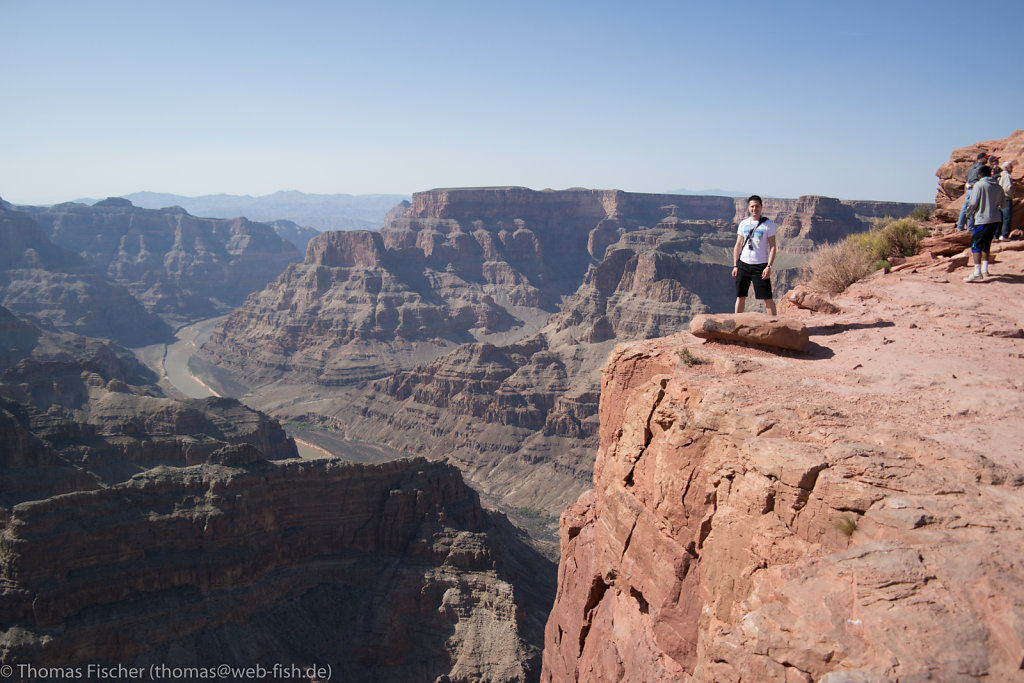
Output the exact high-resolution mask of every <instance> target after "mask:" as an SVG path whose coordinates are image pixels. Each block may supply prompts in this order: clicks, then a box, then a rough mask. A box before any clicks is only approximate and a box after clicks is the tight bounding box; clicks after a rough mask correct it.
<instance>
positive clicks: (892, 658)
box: [542, 249, 1024, 682]
mask: <svg viewBox="0 0 1024 683" xmlns="http://www.w3.org/2000/svg"><path fill="white" fill-rule="evenodd" d="M915 258H916V260H914V261H913V263H912V264H910V266H909V267H908V268H906V269H904V270H902V271H900V272H899V273H894V274H890V275H883V274H882V273H878V274H876V275H875V276H873V277H872V278H869V279H867V280H865V281H862V282H860V283H857V284H855V285H854V286H853V287H851V288H850V289H849V290H848V291H847V292H846V293H845V294H844V295H842V296H839V297H837V298H836V300H835V303H836V305H837V307H838V308H839V309H840V310H841V311H842V312H841V313H839V314H824V315H823V314H820V313H815V312H813V311H808V310H797V309H790V310H789V311H787V312H786V315H788V316H792V317H794V318H795V319H796V320H799V321H802V322H803V323H805V324H806V325H807V327H808V329H809V331H810V335H811V345H810V348H809V349H808V351H807V353H806V354H803V355H793V354H791V353H789V352H786V353H781V354H773V353H768V352H765V351H761V350H755V349H749V348H744V347H737V346H728V345H722V344H715V343H713V342H705V343H703V344H700V343H699V342H697V341H696V340H695V339H694V338H693V337H692V336H690V335H689V334H687V333H681V334H679V335H676V336H674V337H668V338H664V339H659V340H653V341H647V342H635V343H630V344H625V345H621V346H619V347H617V349H616V350H615V353H614V354H613V355H612V357H611V358H610V359H609V362H608V368H607V370H606V371H605V372H604V375H603V380H602V394H601V412H600V418H601V428H600V433H601V445H600V448H599V450H598V453H597V458H596V462H595V465H594V477H593V483H594V489H593V490H592V491H589V492H587V493H585V494H583V495H582V496H581V497H580V498H579V500H578V501H577V502H576V503H575V504H573V505H572V506H570V507H569V508H568V509H567V510H566V511H565V513H564V514H563V515H562V518H561V545H562V557H561V562H560V565H559V579H558V582H559V584H558V597H557V599H556V602H555V606H554V608H553V610H552V613H551V616H550V618H549V621H548V625H547V630H546V640H545V652H544V669H543V673H542V680H545V681H560V682H561V681H572V680H580V681H603V680H643V681H688V680H693V681H747V680H758V681H819V680H820V681H832V680H843V681H852V680H865V681H867V680H870V681H898V680H925V679H927V680H1016V679H1017V678H1018V677H1019V674H1020V666H1021V661H1022V657H1024V622H1022V620H1021V618H1020V614H1021V613H1022V608H1024V592H1022V590H1021V586H1022V585H1024V572H1022V570H1021V567H1024V562H1022V559H1024V553H1022V551H1021V548H1022V545H1021V544H1022V541H1024V531H1022V530H1021V525H1020V524H1019V519H1020V518H1021V515H1022V514H1024V494H1022V490H1024V469H1022V466H1021V462H1020V449H1019V444H1020V443H1021V442H1022V439H1024V426H1022V425H1021V422H1020V420H1019V414H1020V411H1021V410H1024V399H1022V396H1024V386H1022V385H1021V382H1020V379H1019V377H1020V375H1019V373H1020V371H1021V369H1022V368H1021V364H1022V363H1024V360H1022V359H1024V347H1022V346H1021V344H1022V337H1018V336H1017V334H1021V335H1024V332H1021V326H1022V322H1024V321H1022V320H1021V319H1020V317H1019V315H1018V313H1019V311H1018V310H1017V309H1015V308H1013V307H1012V306H1008V305H1007V302H1008V301H1011V300H1013V299H1014V298H1015V297H1016V296H1018V295H1019V292H1017V291H1016V290H1017V289H1018V288H1019V287H1020V284H1019V276H1020V275H1021V274H1024V253H1022V252H1020V251H1013V250H1010V249H1006V250H1001V251H1000V258H999V261H1000V263H1001V268H1002V271H1001V272H1002V273H1003V274H1004V276H1003V277H1002V278H1000V279H998V280H993V281H991V282H989V283H988V284H989V285H990V286H989V287H988V288H987V289H985V290H979V289H978V288H977V286H976V285H971V284H969V283H964V282H962V280H961V279H960V278H959V277H956V276H954V277H946V276H945V275H944V273H945V271H946V269H945V266H944V264H943V263H942V259H938V258H935V257H930V258H929V257H925V256H922V257H915ZM908 263H910V262H908ZM972 286H973V287H974V289H971V288H972ZM965 299H969V300H970V302H971V306H970V308H969V310H965V309H964V307H963V301H964V300H965ZM1008 330H1015V333H1014V334H1009V333H1007V331H1008Z"/></svg>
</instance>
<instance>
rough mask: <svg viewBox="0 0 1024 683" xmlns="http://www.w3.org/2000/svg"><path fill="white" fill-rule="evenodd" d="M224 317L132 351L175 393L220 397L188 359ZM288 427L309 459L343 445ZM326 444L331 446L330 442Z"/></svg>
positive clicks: (325, 455)
mask: <svg viewBox="0 0 1024 683" xmlns="http://www.w3.org/2000/svg"><path fill="white" fill-rule="evenodd" d="M225 317H227V316H218V317H216V318H207V319H206V320H200V321H199V322H196V323H192V324H191V325H185V326H184V327H181V328H179V329H178V330H177V331H176V332H175V337H176V338H177V341H175V342H174V343H173V344H154V345H152V346H145V347H141V348H137V349H133V351H134V352H135V355H136V356H137V357H138V359H139V360H140V361H142V362H143V363H144V364H145V365H146V366H147V367H149V368H150V369H151V370H153V372H155V373H156V374H157V376H158V377H160V378H161V381H160V383H161V385H162V386H163V387H164V388H165V389H171V390H172V393H175V392H176V393H178V394H181V395H182V396H184V397H186V398H206V397H207V396H219V395H220V394H218V393H217V392H216V391H214V390H213V389H212V388H211V387H210V385H208V384H207V383H206V382H204V381H203V379H202V378H201V377H196V375H195V374H193V372H192V370H191V369H190V368H189V365H188V361H189V359H190V358H191V357H192V354H193V353H194V352H195V350H196V346H197V344H199V343H202V341H203V340H205V338H206V337H207V336H208V335H209V333H210V332H211V331H213V328H214V327H216V326H217V324H218V323H220V321H222V320H224V318H225ZM168 385H169V386H168ZM285 429H286V431H287V432H288V435H289V436H291V437H292V438H293V439H295V445H296V446H297V447H298V450H299V455H300V456H301V457H303V458H305V459H307V460H312V459H316V458H331V457H335V453H336V452H337V451H339V450H342V449H340V448H333V449H331V450H328V449H327V448H325V447H324V446H322V445H317V444H314V443H312V442H311V441H310V440H309V439H310V438H315V435H309V436H306V435H305V434H303V431H304V430H301V429H294V428H291V427H289V426H287V425H286V426H285ZM316 440H317V441H321V442H323V441H324V440H325V439H323V438H317V439H316ZM337 441H339V442H340V443H341V444H343V443H344V441H343V440H337ZM325 445H328V446H329V445H331V444H325ZM345 450H347V449H345ZM338 457H345V458H346V459H349V460H364V458H363V457H355V458H354V457H351V456H350V454H348V453H346V455H344V456H342V455H340V454H339V456H338Z"/></svg>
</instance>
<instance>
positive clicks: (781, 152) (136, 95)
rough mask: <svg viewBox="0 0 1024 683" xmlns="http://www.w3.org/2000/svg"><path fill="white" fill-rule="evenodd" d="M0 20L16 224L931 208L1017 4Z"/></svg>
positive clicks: (108, 6)
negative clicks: (331, 202) (321, 204)
mask: <svg viewBox="0 0 1024 683" xmlns="http://www.w3.org/2000/svg"><path fill="white" fill-rule="evenodd" d="M0 17H2V22H3V27H4V30H3V34H4V35H3V38H2V39H0V87H2V98H3V99H2V106H0V196H2V197H3V198H5V199H7V200H8V201H14V202H25V203H48V202H53V201H65V200H69V199H74V198H77V197H105V196H108V195H122V194H128V193H132V192H137V191H143V190H149V191H155V192H172V193H177V194H183V195H201V194H215V193H230V194H251V195H260V194H268V193H271V192H274V191H277V190H301V191H303V192H313V193H348V194H365V193H403V194H404V193H412V192H415V191H419V190H426V189H430V188H433V187H453V186H480V185H524V186H527V187H532V188H535V189H542V188H546V187H551V188H556V189H560V188H566V187H574V186H580V187H595V188H617V189H623V190H630V191H637V192H663V191H667V190H673V189H678V188H688V189H692V190H701V189H707V188H721V189H727V190H736V191H738V192H744V193H745V192H759V193H761V194H764V195H768V196H778V197H796V196H799V195H803V194H822V195H828V196H833V197H840V198H843V199H885V200H900V201H915V202H916V201H921V202H926V201H931V200H933V199H934V196H935V187H936V178H935V175H934V174H935V170H936V169H937V168H938V167H939V165H940V164H942V163H944V162H945V161H947V160H948V159H949V153H950V151H952V150H953V149H954V148H957V147H962V146H965V145H969V144H972V143H974V142H977V141H981V140H990V139H995V138H1002V137H1006V136H1007V135H1009V134H1010V133H1012V132H1013V131H1014V130H1015V129H1016V128H1020V127H1022V126H1021V122H1022V115H1021V114H1022V112H1024V94H1022V92H1024V90H1022V88H1021V87H1020V84H1019V78H1018V77H1017V68H1016V67H1015V66H1012V64H1016V63H1019V58H1018V57H1014V56H1013V55H1014V54H1015V52H1019V47H1018V45H1019V39H1020V30H1021V27H1022V26H1024V2H1020V0H987V1H986V2H979V3H970V2H964V1H963V0H956V1H944V0H943V1H928V2H926V1H901V0H884V1H882V2H875V1H874V0H871V1H861V2H856V3H853V2H843V3H840V2H832V1H830V0H819V1H817V2H773V1H769V0H761V1H758V2H729V1H718V2H700V3H697V2H684V1H677V2H667V1H665V2H661V1H649V2H645V1H643V0H634V1H632V2H625V1H623V2H614V3H613V2H603V1H601V0H587V1H585V2H584V1H576V0H542V1H538V2H535V1H533V0H518V1H517V2H488V1H486V0H476V1H474V2H449V1H446V0H432V1H431V2H389V1H387V0H373V1H372V2H369V1H368V2H345V1H342V0H337V1H334V2H326V1H325V2H306V1H303V0H290V1H289V2H284V1H281V2H260V1H258V0H247V1H246V2H228V1H218V0H199V1H198V2H193V1H192V0H173V1H172V2H162V1H147V0H132V1H130V2H128V1H126V2H108V1H105V0H94V1H89V2H85V1H82V0H75V1H73V2H51V1H49V0H0ZM980 27H985V28H984V29H983V30H982V29H981V28H980ZM968 28H970V31H971V32H972V33H969V32H968ZM972 34H973V35H974V36H976V37H975V38H973V39H972V37H971V36H972ZM979 46H984V47H979Z"/></svg>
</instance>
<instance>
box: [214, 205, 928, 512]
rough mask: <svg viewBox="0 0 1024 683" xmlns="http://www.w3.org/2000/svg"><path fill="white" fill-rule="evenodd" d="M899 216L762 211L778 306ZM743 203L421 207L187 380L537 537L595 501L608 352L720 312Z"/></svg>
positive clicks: (300, 275)
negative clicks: (427, 476)
mask: <svg viewBox="0 0 1024 683" xmlns="http://www.w3.org/2000/svg"><path fill="white" fill-rule="evenodd" d="M915 208H916V206H915V205H911V204H895V203H886V202H844V201H840V200H838V199H831V198H825V197H802V198H800V199H795V200H786V199H766V200H765V212H766V214H767V215H769V216H773V217H774V218H775V220H776V221H777V222H778V225H779V235H780V237H779V241H780V245H781V249H782V253H781V254H780V256H779V258H778V261H777V268H776V270H777V277H776V287H777V288H778V289H780V290H782V291H784V290H785V289H788V288H789V286H790V284H791V283H792V281H793V280H794V278H795V277H796V274H797V271H798V265H799V264H800V263H801V262H802V261H803V259H805V258H806V254H807V252H808V251H810V250H811V249H812V248H813V246H814V245H815V244H818V243H822V242H827V241H834V240H837V239H842V237H844V236H845V235H846V234H850V233H852V232H859V231H863V230H866V229H867V228H868V227H869V226H870V224H871V220H872V219H873V218H875V217H877V216H882V215H890V216H906V215H908V214H909V213H910V212H911V211H913V210H914V209H915ZM745 214H746V202H745V200H744V199H734V198H730V197H701V196H682V195H646V194H636V193H627V192H621V191H611V190H608V191H606V190H585V189H578V190H563V191H553V190H545V191H534V190H529V189H526V188H517V187H507V188H459V189H440V190H431V191H427V192H420V193H416V194H415V195H414V196H413V199H412V202H410V203H409V204H408V205H403V206H400V207H397V208H396V210H394V211H392V212H391V213H390V214H389V216H388V219H387V221H386V223H385V225H384V226H383V227H382V228H381V229H380V230H379V231H377V232H369V231H352V232H345V233H340V232H329V233H324V234H321V235H319V236H318V237H316V238H314V239H313V240H312V241H311V242H310V243H309V247H308V249H307V252H306V259H305V261H304V262H303V263H296V264H292V265H290V266H288V268H287V269H286V270H285V272H284V273H283V274H282V275H281V276H280V277H279V278H278V279H277V280H276V281H275V282H273V283H271V284H269V285H268V286H267V287H266V288H264V289H263V290H262V291H261V292H258V293H256V294H254V295H253V296H251V297H250V298H249V299H248V300H247V301H246V302H245V304H244V305H243V306H241V307H240V308H239V309H238V310H236V311H235V312H234V313H232V314H231V315H230V316H229V317H228V318H227V320H226V321H225V322H224V323H223V324H222V325H221V326H220V327H219V328H218V329H217V330H216V331H215V332H214V334H213V335H212V336H211V338H210V339H209V340H208V341H207V342H206V343H205V344H203V345H202V347H201V348H200V350H199V354H198V357H197V358H196V359H194V362H195V367H196V368H197V369H200V370H202V371H204V372H206V373H207V374H212V375H213V376H214V378H215V379H218V378H219V379H220V383H219V384H217V383H216V382H215V383H214V386H216V387H217V390H218V391H219V392H220V393H225V394H227V395H238V396H241V395H245V400H246V402H247V403H249V404H250V405H253V406H256V407H259V408H260V409H261V410H264V411H266V412H269V413H271V414H273V415H276V416H279V417H280V418H282V419H286V420H289V421H294V422H298V423H304V424H309V425H316V426H318V427H326V428H328V429H331V430H334V431H336V432H337V433H338V434H340V435H343V436H344V437H345V438H347V439H351V440H360V441H370V442H379V443H384V444H386V445H387V446H389V447H392V448H396V449H398V450H400V451H403V452H406V453H408V454H411V455H419V456H424V457H427V458H429V459H444V460H446V461H448V462H452V463H454V464H456V465H458V467H459V468H460V469H461V470H462V471H463V473H464V474H465V475H466V476H467V477H468V480H469V482H470V483H471V484H472V485H473V486H474V487H475V488H477V489H478V490H480V491H481V493H483V494H484V495H485V497H486V498H487V500H488V501H493V502H495V504H499V505H501V506H502V507H503V509H506V510H508V511H509V512H512V513H516V512H517V511H520V510H525V511H528V512H529V513H530V514H535V512H536V511H537V510H541V511H543V513H544V514H545V515H546V516H547V519H548V525H549V529H550V530H552V531H553V528H554V518H555V517H556V516H557V515H558V514H559V513H560V512H561V510H562V509H563V508H564V507H565V506H566V505H567V504H569V503H570V502H571V501H572V500H574V499H575V498H576V496H578V495H579V493H580V492H581V491H582V490H584V489H585V488H587V487H589V485H590V484H589V481H590V475H591V471H592V462H593V452H594V449H595V448H596V446H597V433H598V410H597V402H598V396H599V387H600V379H599V370H600V367H601V365H602V364H603V362H604V360H605V358H606V357H607V356H608V354H609V352H610V351H611V350H612V349H613V348H614V346H615V344H616V343H620V342H622V341H628V340H633V339H644V338H653V337H659V336H663V335H668V334H672V333H675V332H677V331H679V330H681V329H684V328H685V326H686V325H687V323H688V321H689V320H690V318H692V317H693V316H694V315H696V314H699V313H705V312H710V311H723V310H730V309H731V308H732V304H733V301H734V297H735V295H734V293H733V292H732V290H731V277H730V269H731V263H732V261H731V259H732V247H733V244H734V243H735V223H736V222H737V221H738V220H740V219H742V218H743V217H744V216H745Z"/></svg>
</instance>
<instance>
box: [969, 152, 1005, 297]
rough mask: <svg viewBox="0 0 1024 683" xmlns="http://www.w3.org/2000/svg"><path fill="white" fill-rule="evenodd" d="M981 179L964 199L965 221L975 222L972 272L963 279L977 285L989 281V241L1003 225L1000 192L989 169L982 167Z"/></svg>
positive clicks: (1001, 195) (1001, 193)
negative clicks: (982, 281) (965, 202)
mask: <svg viewBox="0 0 1024 683" xmlns="http://www.w3.org/2000/svg"><path fill="white" fill-rule="evenodd" d="M979 176H980V179H979V180H978V182H977V183H975V184H974V187H973V188H972V189H971V196H970V197H968V199H967V219H968V221H969V220H970V219H972V218H973V219H974V228H973V229H972V230H971V259H972V260H973V261H974V272H973V273H971V274H970V275H968V276H967V277H965V278H964V280H965V281H966V282H979V281H981V280H984V279H985V278H987V277H988V275H989V273H988V263H989V252H990V251H991V249H992V238H993V237H995V236H996V231H997V230H999V228H1000V227H1001V226H1002V224H1003V188H1001V187H999V183H997V182H995V181H994V180H992V168H991V167H990V166H982V167H981V172H980V173H979Z"/></svg>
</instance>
